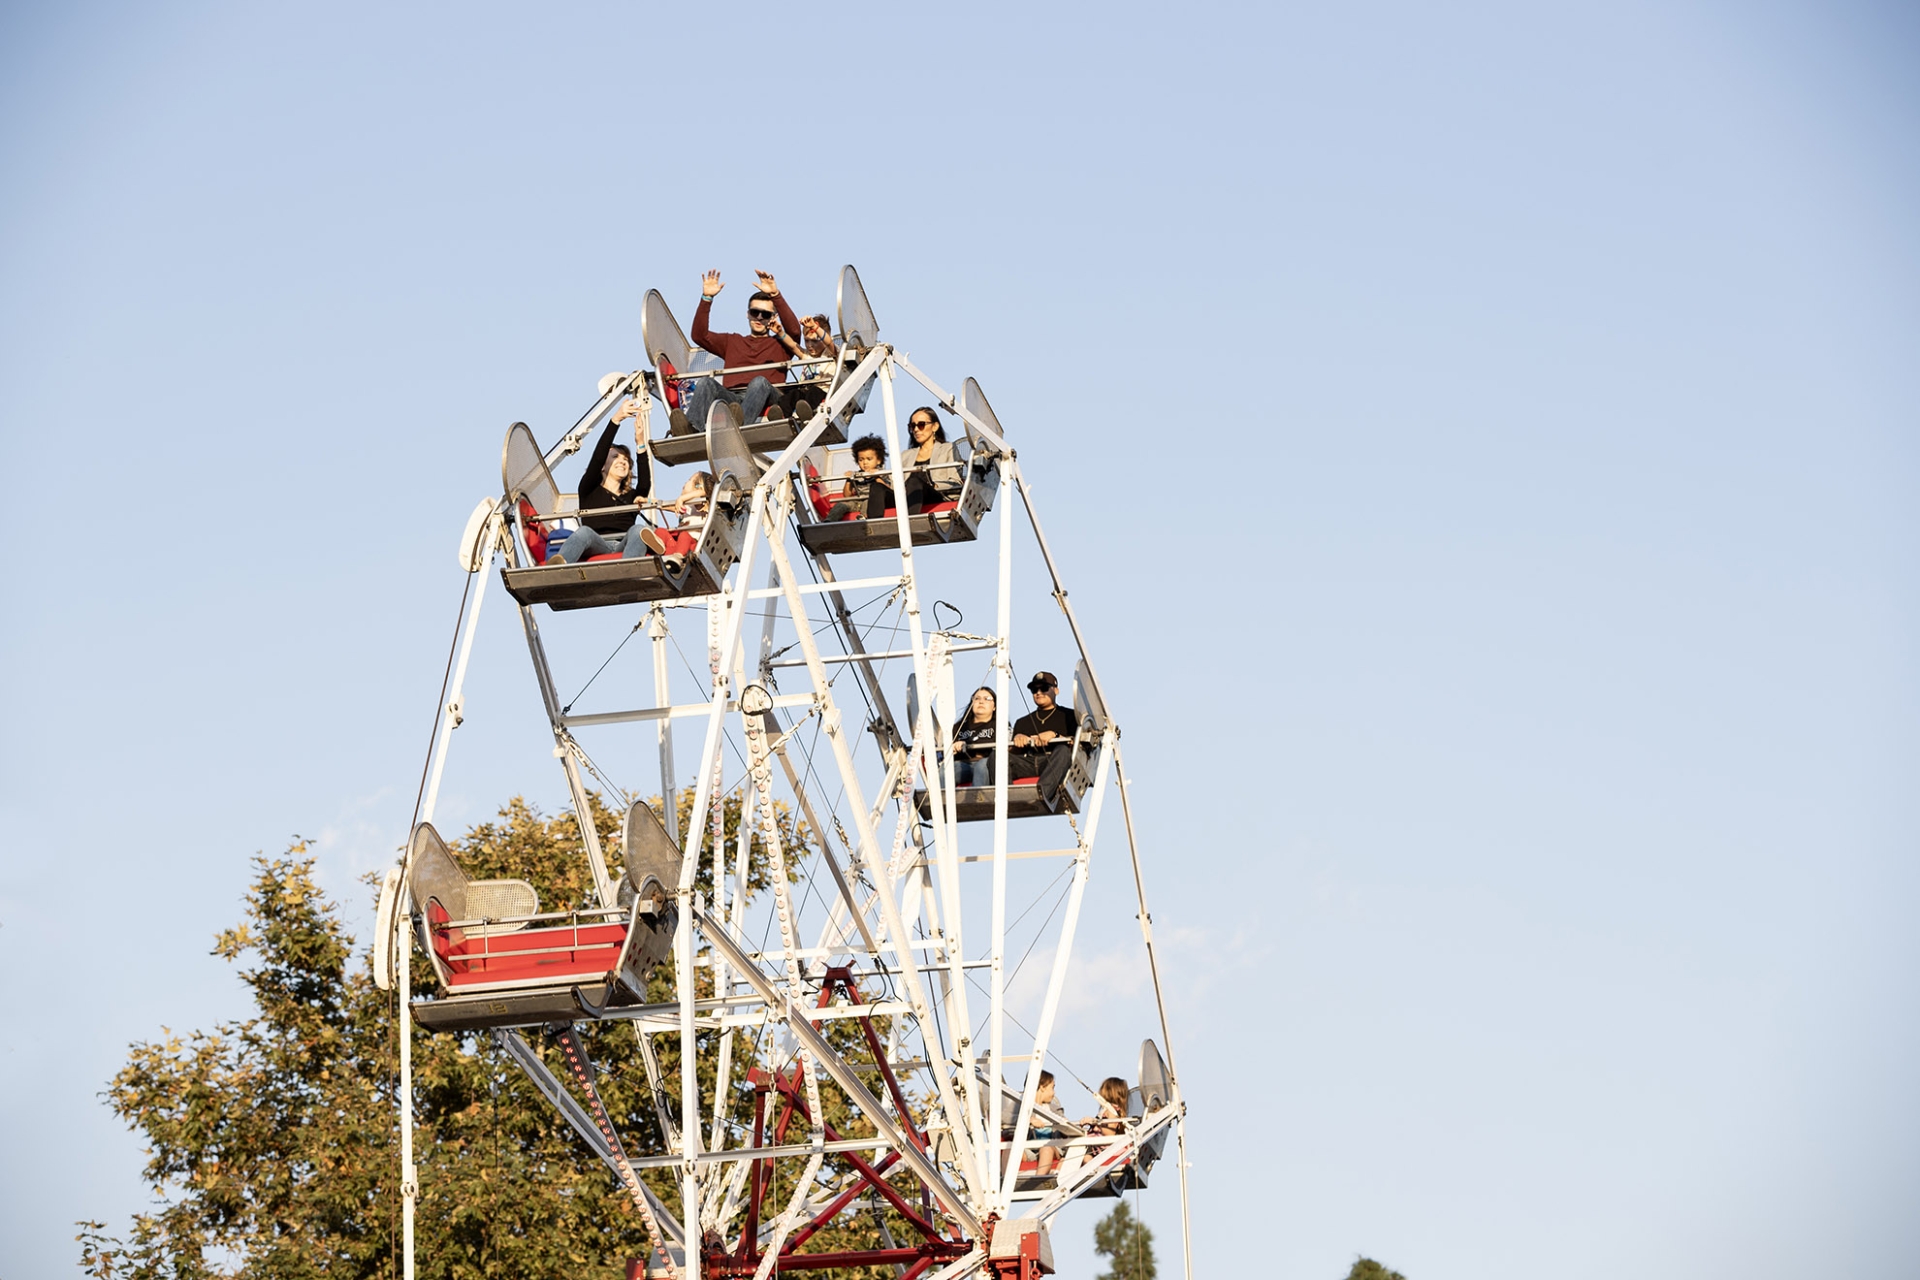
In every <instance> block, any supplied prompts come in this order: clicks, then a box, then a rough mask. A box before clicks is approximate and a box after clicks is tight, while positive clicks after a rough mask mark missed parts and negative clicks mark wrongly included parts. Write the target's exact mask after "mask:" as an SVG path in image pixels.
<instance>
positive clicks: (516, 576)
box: [501, 422, 753, 610]
mask: <svg viewBox="0 0 1920 1280" xmlns="http://www.w3.org/2000/svg"><path fill="white" fill-rule="evenodd" d="M726 429H727V430H728V431H734V432H735V434H736V435H737V430H736V429H735V428H733V427H732V426H731V424H728V426H727V428H726ZM701 449H702V451H703V452H709V453H710V452H712V451H714V450H715V449H718V450H720V451H721V453H722V455H723V456H727V455H728V453H729V446H728V445H726V444H721V445H715V444H712V443H710V442H708V441H707V440H705V439H703V441H702V444H701ZM731 452H732V453H734V454H738V453H742V452H743V450H742V449H740V448H739V447H738V446H737V445H736V446H734V447H733V448H732V450H731ZM731 475H732V473H730V472H729V473H725V474H722V475H721V484H720V487H719V489H717V490H716V492H715V495H714V501H713V503H712V504H711V508H710V511H709V513H708V517H707V521H706V524H705V526H704V527H703V528H702V529H701V531H700V537H699V539H698V541H697V542H696V543H695V545H694V547H693V549H692V551H691V552H689V553H687V554H686V555H685V556H683V557H681V558H680V559H679V561H678V563H674V562H672V561H668V560H664V559H662V558H660V557H657V556H651V555H646V556H619V555H599V556H590V557H588V558H587V559H585V560H582V561H580V562H579V563H577V564H556V565H549V564H546V563H545V561H546V558H547V555H548V553H549V552H550V551H551V550H553V549H554V547H555V545H556V542H557V540H556V539H554V537H553V534H554V532H555V530H554V529H553V527H552V524H551V521H552V520H554V519H555V518H556V517H560V516H564V515H567V514H568V513H569V512H570V511H571V510H574V509H575V508H574V506H573V503H572V495H570V494H563V493H561V492H560V491H559V488H558V486H557V485H555V484H554V481H553V474H552V472H550V471H549V470H548V469H547V464H546V460H545V458H544V457H543V456H542V455H541V453H540V449H539V446H538V445H536V444H535V443H534V440H533V433H532V432H531V431H529V430H528V429H527V425H526V424H525V423H523V422H516V423H514V424H513V426H512V427H511V428H510V429H509V430H508V431H507V442H506V446H505V448H504V450H503V451H502V456H501V476H502V479H503V480H504V482H505V485H506V494H507V498H508V501H509V504H510V506H509V513H508V514H509V517H510V519H511V521H512V526H513V532H514V537H513V540H512V542H513V545H512V551H511V554H512V558H513V561H514V563H512V564H509V565H508V566H506V567H505V568H503V569H502V570H501V578H502V579H503V580H504V581H505V582H506V585H507V592H508V593H509V594H510V595H512V596H513V598H514V599H515V600H517V601H519V602H520V603H521V604H524V605H534V604H544V605H546V606H547V607H549V608H551V609H556V610H563V609H591V608H596V607H599V606H602V605H617V604H639V603H645V602H647V601H652V600H672V599H678V598H681V597H685V596H702V595H713V594H714V593H716V592H718V591H719V590H721V586H722V583H723V582H724V581H725V579H726V576H727V570H728V569H729V568H731V567H732V565H733V562H734V561H735V560H736V559H737V558H738V557H739V554H740V547H741V544H742V541H743V539H744V538H745V536H746V520H747V503H746V501H745V495H746V493H747V492H748V491H750V490H751V489H752V487H753V480H752V479H751V478H749V479H746V480H744V481H742V480H740V479H737V478H734V479H731V480H730V479H729V477H730V476H731Z"/></svg>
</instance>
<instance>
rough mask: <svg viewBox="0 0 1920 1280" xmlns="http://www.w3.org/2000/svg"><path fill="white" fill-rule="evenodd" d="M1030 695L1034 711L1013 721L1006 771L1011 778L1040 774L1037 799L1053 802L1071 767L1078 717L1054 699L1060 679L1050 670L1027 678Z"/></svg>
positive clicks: (1071, 709)
mask: <svg viewBox="0 0 1920 1280" xmlns="http://www.w3.org/2000/svg"><path fill="white" fill-rule="evenodd" d="M1027 691H1028V692H1029V693H1031V694H1032V695H1033V710H1032V711H1031V712H1029V713H1027V714H1026V715H1024V716H1021V717H1020V718H1019V719H1018V720H1016V721H1014V722H1013V743H1012V745H1013V755H1012V757H1011V759H1010V761H1009V763H1008V765H1007V770H1008V772H1009V773H1010V774H1012V776H1013V777H1016V778H1030V777H1033V776H1034V775H1036V774H1037V775H1039V778H1040V798H1041V799H1042V800H1045V801H1046V802H1047V803H1048V804H1052V803H1053V801H1054V797H1055V796H1057V795H1058V794H1059V793H1060V784H1061V783H1062V782H1064V781H1065V780H1066V777H1067V770H1068V769H1070V768H1072V767H1073V735H1074V734H1075V733H1076V732H1077V731H1078V730H1079V728H1080V717H1079V716H1078V715H1076V714H1074V710H1073V708H1072V707H1063V706H1061V705H1059V703H1058V702H1056V701H1055V697H1056V695H1057V694H1058V693H1059V691H1060V682H1059V681H1058V680H1055V679H1054V678H1053V672H1051V671H1037V672H1035V673H1034V676H1033V679H1031V680H1029V681H1027Z"/></svg>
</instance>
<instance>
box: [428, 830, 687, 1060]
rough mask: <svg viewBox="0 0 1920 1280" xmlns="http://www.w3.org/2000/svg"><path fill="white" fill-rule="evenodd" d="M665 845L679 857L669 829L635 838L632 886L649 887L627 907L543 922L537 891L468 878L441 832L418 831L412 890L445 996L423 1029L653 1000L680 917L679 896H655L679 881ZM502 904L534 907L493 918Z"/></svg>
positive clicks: (528, 1022)
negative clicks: (663, 883)
mask: <svg viewBox="0 0 1920 1280" xmlns="http://www.w3.org/2000/svg"><path fill="white" fill-rule="evenodd" d="M637 807H638V808H641V809H645V808H646V806H645V805H638V806H637ZM647 812H648V814H649V815H651V813H652V811H651V810H647ZM653 821H654V825H655V826H656V827H658V824H659V820H658V818H655V819H654V820H653ZM627 826H628V830H629V831H633V830H635V829H636V827H642V826H644V820H643V819H638V818H636V816H635V815H633V814H631V813H630V814H629V815H628V822H627ZM660 843H664V844H665V845H666V847H667V848H668V849H671V848H672V842H671V841H668V840H666V839H665V833H664V832H662V833H661V836H660V840H659V841H658V842H654V843H653V844H649V842H648V841H646V840H636V839H634V838H633V837H631V836H630V837H629V839H628V853H627V857H626V866H625V868H624V874H623V877H622V880H623V884H631V885H636V886H639V890H638V892H637V893H635V894H632V895H626V894H623V895H622V896H624V897H626V898H627V901H626V902H625V903H624V904H623V905H621V906H620V907H614V908H592V909H586V910H579V911H561V912H549V913H546V914H542V913H541V912H540V911H539V910H538V906H539V903H538V900H537V898H536V897H535V895H534V891H533V886H531V885H529V884H527V883H526V882H525V881H521V880H469V879H467V877H466V873H465V872H463V871H462V870H461V869H460V865H459V863H457V862H456V861H454V858H453V855H452V853H451V852H450V851H449V850H448V849H447V846H446V843H445V841H443V840H442V839H441V838H440V834H439V833H438V832H437V831H435V830H434V828H433V825H432V824H431V823H425V822H423V823H421V824H420V825H419V826H417V827H415V828H414V833H413V840H412V847H411V849H410V851H409V854H408V867H409V871H408V877H407V883H408V886H409V891H410V893H409V896H410V897H411V900H412V906H413V915H414V925H415V928H416V929H417V931H418V934H419V938H420V942H421V947H422V949H423V950H424V951H426V953H427V954H428V956H429V957H431V962H432V965H433V971H434V975H435V977H436V979H437V980H438V982H437V986H438V991H437V993H436V994H435V995H434V996H432V997H429V998H422V999H419V1000H415V1001H414V1002H413V1005H412V1008H413V1018H414V1021H415V1022H417V1023H419V1024H420V1025H421V1026H423V1027H426V1028H428V1029H429V1030H434V1031H470V1030H476V1029H480V1028H485V1027H518V1026H537V1025H543V1024H546V1023H552V1022H572V1021H576V1020H578V1019H582V1018H592V1017H597V1016H599V1014H600V1013H601V1012H602V1011H604V1010H606V1009H609V1008H620V1007H625V1006H628V1005H633V1004H638V1003H640V1002H642V1001H643V1000H644V998H645V995H646V978H647V973H648V972H649V971H650V970H651V969H652V968H653V966H654V965H656V964H658V963H659V962H660V961H661V960H662V959H664V958H665V957H666V954H667V951H668V949H669V947H670V946H671V945H672V940H673V932H674V926H675V923H676V919H677V913H676V912H675V910H674V908H673V900H672V898H671V896H670V895H669V894H665V893H652V892H650V890H649V886H650V885H655V884H657V883H659V872H660V871H661V870H667V872H668V875H669V876H671V877H672V879H673V880H674V882H675V883H676V884H677V881H678V871H677V868H668V867H667V866H666V859H665V858H664V857H663V856H662V854H661V852H660V850H659V849H658V847H657V845H658V844H660ZM675 856H676V857H677V852H676V854H675ZM642 898H644V899H645V900H644V901H642V900H641V899H642ZM501 906H512V907H518V908H523V909H521V910H519V911H517V912H516V914H515V915H513V916H506V917H500V916H492V915H490V914H489V912H490V911H491V910H493V909H499V908H500V907H501ZM524 908H531V909H524Z"/></svg>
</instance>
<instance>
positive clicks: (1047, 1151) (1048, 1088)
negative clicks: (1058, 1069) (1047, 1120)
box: [1030, 1071, 1061, 1178]
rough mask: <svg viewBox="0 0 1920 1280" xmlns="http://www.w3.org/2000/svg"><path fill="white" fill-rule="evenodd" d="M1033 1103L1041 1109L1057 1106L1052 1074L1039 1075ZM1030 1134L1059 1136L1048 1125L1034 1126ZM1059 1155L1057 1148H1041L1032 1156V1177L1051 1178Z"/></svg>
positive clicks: (1049, 1072) (1039, 1136)
mask: <svg viewBox="0 0 1920 1280" xmlns="http://www.w3.org/2000/svg"><path fill="white" fill-rule="evenodd" d="M1033 1101H1034V1103H1035V1104H1036V1105H1038V1106H1042V1107H1052V1106H1055V1105H1057V1104H1056V1102H1055V1101H1054V1090H1053V1072H1051V1071H1042V1072H1041V1073H1040V1087H1039V1088H1038V1089H1036V1090H1034V1094H1033ZM1030 1132H1031V1136H1033V1137H1035V1138H1058V1137H1059V1136H1060V1131H1059V1130H1058V1129H1056V1128H1054V1127H1053V1126H1052V1125H1050V1124H1040V1125H1035V1126H1034V1127H1033V1129H1032V1130H1031V1131H1030ZM1060 1155H1061V1151H1060V1148H1059V1147H1054V1146H1046V1147H1041V1148H1040V1150H1039V1151H1038V1152H1036V1153H1035V1155H1034V1169H1033V1172H1034V1176H1035V1177H1039V1178H1047V1177H1051V1176H1052V1175H1053V1167H1054V1166H1055V1165H1057V1164H1059V1163H1060Z"/></svg>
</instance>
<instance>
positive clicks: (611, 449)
mask: <svg viewBox="0 0 1920 1280" xmlns="http://www.w3.org/2000/svg"><path fill="white" fill-rule="evenodd" d="M616 453H617V454H619V455H620V456H621V457H623V458H625V459H626V460H627V482H626V483H625V484H623V485H621V486H620V487H619V488H618V489H610V488H608V487H607V467H606V463H601V464H600V480H599V484H600V487H601V488H602V489H606V490H607V492H608V493H618V494H625V493H626V492H627V490H629V489H631V488H633V487H634V486H636V485H638V484H639V483H640V469H639V468H638V467H636V466H634V465H633V451H632V450H631V449H629V448H627V446H625V445H623V444H615V445H609V446H607V462H611V461H613V455H614V454H616Z"/></svg>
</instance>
